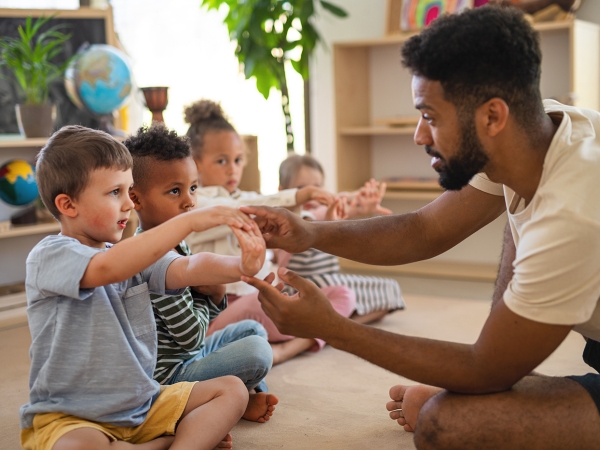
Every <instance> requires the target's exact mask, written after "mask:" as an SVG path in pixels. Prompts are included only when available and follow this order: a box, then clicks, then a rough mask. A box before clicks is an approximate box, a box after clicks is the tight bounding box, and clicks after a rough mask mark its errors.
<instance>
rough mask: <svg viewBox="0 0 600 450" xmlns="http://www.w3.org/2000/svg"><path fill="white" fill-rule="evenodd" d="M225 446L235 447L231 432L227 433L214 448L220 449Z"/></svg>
mask: <svg viewBox="0 0 600 450" xmlns="http://www.w3.org/2000/svg"><path fill="white" fill-rule="evenodd" d="M223 448H233V438H232V437H231V434H230V433H227V436H225V437H224V438H223V440H222V441H221V442H219V443H218V444H217V446H216V447H215V448H214V450H219V449H223Z"/></svg>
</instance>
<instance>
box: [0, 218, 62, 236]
mask: <svg viewBox="0 0 600 450" xmlns="http://www.w3.org/2000/svg"><path fill="white" fill-rule="evenodd" d="M59 231H60V224H59V223H58V222H48V223H38V224H36V225H17V226H13V227H11V228H9V229H8V230H6V231H0V239H7V238H13V237H18V236H30V235H34V234H50V233H58V232H59Z"/></svg>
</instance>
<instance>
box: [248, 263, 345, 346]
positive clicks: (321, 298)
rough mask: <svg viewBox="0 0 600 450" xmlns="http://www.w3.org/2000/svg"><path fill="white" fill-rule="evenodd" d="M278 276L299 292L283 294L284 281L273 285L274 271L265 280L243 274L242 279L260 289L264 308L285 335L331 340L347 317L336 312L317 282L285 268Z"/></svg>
mask: <svg viewBox="0 0 600 450" xmlns="http://www.w3.org/2000/svg"><path fill="white" fill-rule="evenodd" d="M278 275H279V278H280V279H281V280H283V281H284V282H285V283H287V284H289V285H290V286H292V287H293V288H295V289H296V290H297V291H298V293H296V294H294V295H292V296H291V297H290V296H288V295H287V294H282V293H281V292H280V291H281V289H282V288H283V285H282V284H280V285H278V286H272V285H271V283H272V282H273V280H274V278H275V276H274V275H273V274H269V275H268V276H267V277H266V278H265V279H264V280H259V279H257V278H249V277H242V281H245V282H246V283H248V284H250V285H252V286H254V287H255V288H256V289H258V291H259V293H258V300H259V301H260V303H261V305H262V309H263V310H264V311H265V313H266V314H267V316H269V317H270V318H271V320H272V321H273V322H274V323H275V325H276V326H277V329H278V330H279V331H280V332H281V333H282V334H289V335H292V336H296V337H303V338H322V339H325V340H327V337H328V336H329V335H331V334H332V333H335V330H336V329H338V328H337V327H338V326H339V324H338V322H340V321H343V320H344V318H343V317H342V316H340V315H339V314H338V313H337V312H335V310H334V309H333V307H332V306H331V303H330V302H329V300H328V299H327V297H326V296H325V294H323V292H322V291H321V290H320V289H319V288H318V287H317V286H316V285H315V284H314V283H312V282H310V281H308V280H305V279H304V278H302V277H300V276H298V275H297V274H295V273H294V272H292V271H290V270H287V269H284V268H280V269H279V271H278Z"/></svg>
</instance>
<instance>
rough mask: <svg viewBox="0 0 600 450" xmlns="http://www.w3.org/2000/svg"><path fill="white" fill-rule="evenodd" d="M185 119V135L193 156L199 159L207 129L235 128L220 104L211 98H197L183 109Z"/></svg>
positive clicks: (225, 129)
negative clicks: (190, 145) (186, 128)
mask: <svg viewBox="0 0 600 450" xmlns="http://www.w3.org/2000/svg"><path fill="white" fill-rule="evenodd" d="M184 114H185V121H186V122H187V123H189V124H190V128H189V129H188V131H187V136H188V137H189V138H190V142H191V144H192V153H193V156H194V158H197V159H199V158H200V156H201V154H202V148H203V146H204V135H205V134H206V133H207V132H209V131H232V132H234V133H236V131H235V128H234V127H233V125H231V123H229V120H228V119H227V117H226V116H225V113H224V112H223V108H221V105H220V104H218V103H216V102H213V101H211V100H198V101H197V102H195V103H192V104H191V105H190V106H187V107H186V108H185V110H184Z"/></svg>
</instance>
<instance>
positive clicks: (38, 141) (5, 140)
mask: <svg viewBox="0 0 600 450" xmlns="http://www.w3.org/2000/svg"><path fill="white" fill-rule="evenodd" d="M46 142H48V139H47V138H29V139H26V138H22V137H19V135H16V134H0V149H3V148H35V147H39V148H42V147H43V146H44V145H46Z"/></svg>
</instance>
